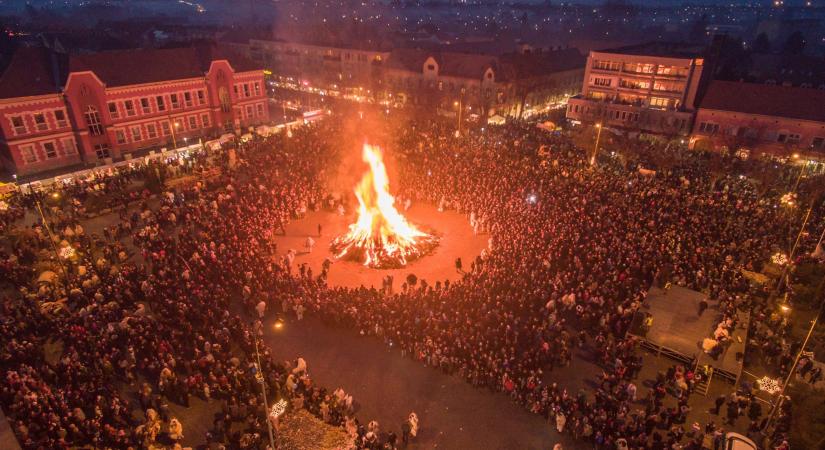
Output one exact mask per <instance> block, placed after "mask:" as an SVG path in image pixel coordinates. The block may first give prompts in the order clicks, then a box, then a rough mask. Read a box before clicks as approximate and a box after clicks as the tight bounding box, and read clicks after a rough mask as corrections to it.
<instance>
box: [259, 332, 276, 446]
mask: <svg viewBox="0 0 825 450" xmlns="http://www.w3.org/2000/svg"><path fill="white" fill-rule="evenodd" d="M254 339H255V358H256V359H257V363H256V367H257V369H258V372H257V373H256V374H255V378H256V379H257V380H258V382H259V383H261V396H262V397H263V399H264V411H266V414H267V415H269V404H268V403H267V401H266V379H265V378H264V374H263V372H262V371H261V354H260V353H258V336H254ZM266 430H267V431H268V432H269V445H270V446H271V448H273V449H274V448H275V436H274V435H273V434H272V421H270V420H269V417H267V420H266Z"/></svg>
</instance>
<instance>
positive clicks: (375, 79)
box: [249, 39, 389, 96]
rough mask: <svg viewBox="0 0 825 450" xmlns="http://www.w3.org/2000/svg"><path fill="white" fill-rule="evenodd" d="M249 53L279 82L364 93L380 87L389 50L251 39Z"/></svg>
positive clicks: (344, 92)
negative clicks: (383, 66) (382, 67)
mask: <svg viewBox="0 0 825 450" xmlns="http://www.w3.org/2000/svg"><path fill="white" fill-rule="evenodd" d="M249 56H250V57H251V58H252V59H253V60H255V61H257V62H259V63H260V64H262V65H263V66H264V67H266V68H267V69H268V70H270V71H271V72H272V75H273V77H274V78H276V80H277V81H279V82H282V83H290V82H291V83H293V84H296V85H297V84H298V83H304V84H306V85H309V86H314V87H316V88H319V89H328V90H335V91H339V92H340V93H343V94H355V93H356V92H361V93H364V94H366V91H368V90H369V91H370V93H372V92H375V91H377V90H378V89H380V86H379V84H380V81H381V66H382V63H383V61H385V60H386V59H387V57H388V56H389V52H388V50H387V49H386V48H383V47H381V46H377V47H374V48H370V47H352V48H342V47H335V46H325V45H313V44H304V43H298V42H286V41H266V40H259V39H250V40H249ZM370 96H372V95H370Z"/></svg>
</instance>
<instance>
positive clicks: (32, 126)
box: [11, 109, 69, 136]
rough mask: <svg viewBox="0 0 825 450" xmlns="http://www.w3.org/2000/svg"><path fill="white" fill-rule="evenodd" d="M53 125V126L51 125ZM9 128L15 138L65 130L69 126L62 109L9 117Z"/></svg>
mask: <svg viewBox="0 0 825 450" xmlns="http://www.w3.org/2000/svg"><path fill="white" fill-rule="evenodd" d="M51 124H53V125H51ZM11 126H12V129H13V130H14V135H15V136H21V135H25V134H29V133H35V132H41V131H48V130H52V129H59V128H66V127H67V126H69V122H68V120H66V111H65V110H64V109H53V110H49V111H40V112H36V113H33V114H25V115H24V114H20V115H15V116H11Z"/></svg>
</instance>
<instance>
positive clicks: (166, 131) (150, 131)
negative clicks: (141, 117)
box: [115, 103, 264, 145]
mask: <svg viewBox="0 0 825 450" xmlns="http://www.w3.org/2000/svg"><path fill="white" fill-rule="evenodd" d="M242 111H243V110H241V109H240V108H239V109H238V119H243V118H247V119H252V118H255V117H258V118H261V117H264V105H263V103H258V104H257V105H255V108H253V106H252V105H246V108H245V111H246V114H245V116H244V114H243V112H242ZM173 123H174V127H175V130H179V131H194V130H197V129H199V128H209V127H210V126H212V124H211V121H210V120H209V114H201V115H200V123H198V116H194V115H193V116H188V117H187V118H186V121H183V120H180V119H175V120H174V122H173ZM159 124H160V135H161V136H169V135H171V134H172V128H171V127H172V125H170V123H169V121H166V120H164V121H161V122H159ZM127 131H128V133H129V134H128V137H130V138H131V139H130V141H131V142H141V141H143V139H144V135H145V136H146V138H147V139H156V138H157V137H158V126H157V124H154V123H147V124H145V134H144V130H143V127H142V126H141V125H135V126H132V127H129V128H128V130H124V129H118V130H115V140H116V141H117V143H118V144H120V145H123V144H126V143H127V142H128V140H127Z"/></svg>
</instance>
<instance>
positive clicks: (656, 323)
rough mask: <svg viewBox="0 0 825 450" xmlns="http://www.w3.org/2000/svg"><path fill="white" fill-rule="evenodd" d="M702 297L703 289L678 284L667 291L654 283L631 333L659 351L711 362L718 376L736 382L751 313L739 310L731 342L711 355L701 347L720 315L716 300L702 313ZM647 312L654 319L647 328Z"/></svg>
mask: <svg viewBox="0 0 825 450" xmlns="http://www.w3.org/2000/svg"><path fill="white" fill-rule="evenodd" d="M703 297H704V294H702V293H701V292H697V291H693V290H690V289H687V288H683V287H679V286H673V287H671V288H670V289H669V290H668V291H667V292H665V291H664V290H663V289H660V288H658V287H652V288H651V289H650V292H648V295H647V299H646V300H645V305H644V306H642V307H641V308H639V311H638V312H637V313H636V317H634V319H633V323H632V324H631V326H630V330H629V333H630V334H632V335H634V336H637V337H638V338H640V339H641V340H642V345H643V346H644V347H646V348H648V349H650V350H652V351H654V352H656V353H657V354H661V355H665V356H668V357H670V358H673V359H676V360H679V361H682V362H684V363H687V364H692V365H696V364H698V365H708V366H711V367H713V369H714V375H715V376H722V377H724V378H726V379H728V380H729V381H731V382H736V381H737V380H738V379H739V375H740V374H741V373H742V361H743V358H744V354H745V343H746V342H747V340H748V339H747V338H748V323H749V322H750V317H749V314H748V313H747V312H745V311H739V319H740V320H739V323H738V325H737V327H736V329H735V330H734V331H733V333H732V336H731V337H732V340H731V342H730V344H729V345H727V347H726V348H725V349H724V350H723V351H722V353H721V354H720V355H718V356H717V357H716V358H712V357H711V356H710V355H708V354H707V353H705V352H704V351H703V350H702V341H703V340H704V339H705V338H708V337H712V336H713V332H714V330H715V329H716V325H717V324H718V323H719V321H720V320H721V316H720V313H719V308H718V305H717V302H715V301H709V303H710V305H709V307H708V309H707V310H706V311H705V312H704V314H702V316H699V314H698V313H699V302H700V301H701V300H702V298H703ZM646 314H650V315H652V316H653V323H652V325H651V326H650V328H649V329H648V330H647V331H646V332H645V327H644V326H643V324H644V320H645V315H646ZM697 359H698V361H697Z"/></svg>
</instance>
